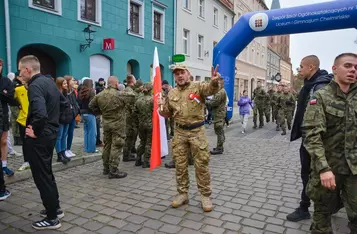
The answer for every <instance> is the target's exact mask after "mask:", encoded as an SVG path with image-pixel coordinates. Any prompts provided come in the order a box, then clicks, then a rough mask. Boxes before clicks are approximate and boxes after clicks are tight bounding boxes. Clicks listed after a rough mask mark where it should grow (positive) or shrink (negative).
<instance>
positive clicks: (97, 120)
mask: <svg viewBox="0 0 357 234" xmlns="http://www.w3.org/2000/svg"><path fill="white" fill-rule="evenodd" d="M96 125H97V142H96V144H97V145H99V144H101V143H102V141H101V140H100V118H96Z"/></svg>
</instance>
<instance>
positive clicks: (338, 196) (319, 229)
mask: <svg viewBox="0 0 357 234" xmlns="http://www.w3.org/2000/svg"><path fill="white" fill-rule="evenodd" d="M335 181H336V189H335V190H328V189H326V188H325V187H323V186H322V184H321V181H320V175H317V174H314V173H312V174H310V180H309V182H308V184H307V188H306V194H307V195H308V196H309V198H310V199H311V200H312V201H313V202H314V214H313V220H312V224H311V228H310V230H311V233H312V234H332V233H333V232H332V228H331V215H332V214H333V213H334V212H335V211H336V210H337V209H338V208H339V207H340V204H341V201H342V202H343V205H344V206H345V208H346V212H347V216H348V220H349V225H348V226H349V228H350V229H351V232H350V233H351V234H357V186H356V185H357V175H340V174H336V175H335Z"/></svg>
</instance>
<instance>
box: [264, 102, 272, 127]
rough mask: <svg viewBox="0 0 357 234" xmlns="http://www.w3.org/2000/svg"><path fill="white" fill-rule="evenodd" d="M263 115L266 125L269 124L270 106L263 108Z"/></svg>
mask: <svg viewBox="0 0 357 234" xmlns="http://www.w3.org/2000/svg"><path fill="white" fill-rule="evenodd" d="M264 115H265V120H266V122H267V123H269V122H270V115H271V106H270V104H269V105H265V107H264Z"/></svg>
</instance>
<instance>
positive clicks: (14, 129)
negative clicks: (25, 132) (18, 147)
mask: <svg viewBox="0 0 357 234" xmlns="http://www.w3.org/2000/svg"><path fill="white" fill-rule="evenodd" d="M10 110H11V116H10V124H11V131H12V136H13V137H20V129H19V126H18V124H17V122H16V119H17V117H18V115H19V108H18V107H17V106H10Z"/></svg>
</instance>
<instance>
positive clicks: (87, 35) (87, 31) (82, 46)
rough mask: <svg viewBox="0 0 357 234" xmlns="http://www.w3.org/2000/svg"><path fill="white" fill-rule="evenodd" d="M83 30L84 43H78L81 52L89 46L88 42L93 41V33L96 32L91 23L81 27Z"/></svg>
mask: <svg viewBox="0 0 357 234" xmlns="http://www.w3.org/2000/svg"><path fill="white" fill-rule="evenodd" d="M83 32H84V37H85V39H86V42H87V43H86V44H80V51H81V52H83V51H85V50H86V49H87V48H88V47H90V44H91V43H92V42H93V41H94V35H93V34H94V33H95V32H97V31H95V30H94V29H92V28H91V25H89V24H88V26H87V27H86V28H85V29H83Z"/></svg>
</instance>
